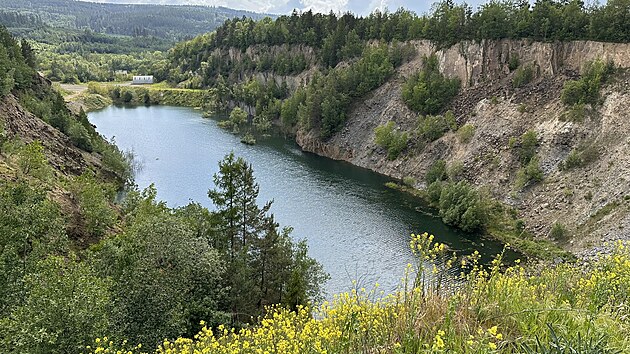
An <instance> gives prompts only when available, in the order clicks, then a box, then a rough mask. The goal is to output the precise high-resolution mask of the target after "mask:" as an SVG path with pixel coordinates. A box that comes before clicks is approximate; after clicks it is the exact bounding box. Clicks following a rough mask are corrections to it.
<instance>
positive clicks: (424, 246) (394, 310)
mask: <svg viewBox="0 0 630 354" xmlns="http://www.w3.org/2000/svg"><path fill="white" fill-rule="evenodd" d="M412 236H413V237H412V241H411V248H412V250H413V252H414V254H415V255H416V256H417V263H416V264H415V265H409V268H408V272H407V276H406V277H405V279H404V281H403V284H402V286H401V288H400V290H399V291H397V292H396V293H394V294H391V295H383V293H382V292H379V291H378V285H377V284H375V287H374V289H372V290H366V289H356V290H353V291H351V292H348V293H344V294H340V295H337V296H335V298H334V300H333V301H332V302H331V303H324V304H323V305H322V306H320V307H317V308H313V309H310V308H300V309H299V310H298V311H295V312H293V311H289V310H287V309H284V308H281V307H272V308H269V311H268V313H267V314H266V315H265V316H264V317H263V318H261V319H260V321H259V322H258V323H257V324H255V325H252V326H251V327H247V328H244V329H240V330H235V329H229V328H225V327H223V326H219V327H218V328H208V327H206V326H205V324H204V323H202V325H204V327H203V329H202V330H201V331H200V332H199V333H198V334H197V335H195V336H194V338H178V339H175V340H165V341H164V342H163V343H162V345H160V347H159V348H158V349H157V350H156V352H157V353H205V352H208V353H447V352H449V353H620V352H628V351H629V350H630V343H628V341H627V338H628V336H629V335H630V326H629V325H630V318H629V317H628V316H629V315H630V310H629V308H628V306H627V304H628V300H630V253H629V252H628V248H627V247H626V246H625V245H624V244H622V243H619V244H617V247H616V249H615V251H614V252H613V253H612V254H611V255H608V256H602V257H601V258H600V259H599V260H598V261H596V262H594V264H593V265H592V266H591V267H588V268H584V269H581V268H580V267H576V266H575V265H573V264H561V265H558V266H555V267H546V268H544V269H542V270H540V271H535V272H534V271H531V270H528V269H526V268H525V267H523V266H521V265H520V264H519V262H518V261H517V262H516V264H515V265H513V266H506V265H505V264H503V260H502V255H498V256H497V257H496V258H495V260H494V261H493V262H492V264H491V265H489V266H483V265H481V264H480V263H479V258H480V257H479V253H477V252H475V253H473V254H472V255H469V256H466V257H454V256H453V255H449V254H448V250H447V248H446V247H445V246H444V245H442V244H436V243H434V242H433V237H432V236H429V235H427V234H423V235H412ZM103 344H105V345H103ZM92 349H93V350H94V352H109V353H113V352H116V351H117V350H122V349H128V350H130V351H132V352H141V351H142V350H143V348H138V347H135V348H123V347H121V346H119V345H117V344H116V343H112V342H107V341H105V343H104V341H103V340H100V339H99V340H98V343H97V345H96V347H95V348H92Z"/></svg>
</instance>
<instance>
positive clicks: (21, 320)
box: [0, 257, 110, 354]
mask: <svg viewBox="0 0 630 354" xmlns="http://www.w3.org/2000/svg"><path fill="white" fill-rule="evenodd" d="M24 282H25V288H26V289H27V292H26V296H25V299H24V301H23V302H22V303H21V304H20V306H18V307H16V308H14V309H13V311H12V312H11V315H10V316H9V317H6V318H4V319H2V320H0V338H2V339H0V350H1V351H2V352H5V353H9V352H16V353H17V352H21V353H42V354H43V353H80V352H83V351H84V350H85V346H86V345H89V344H90V343H92V342H93V340H94V338H97V337H100V336H102V335H103V334H104V333H106V331H107V330H108V327H109V316H108V315H109V309H110V298H109V293H108V283H107V281H106V280H103V279H101V278H99V277H98V276H97V275H96V274H95V272H94V271H93V270H92V269H91V268H90V266H89V265H87V264H86V263H85V262H78V261H76V260H74V259H73V258H63V257H49V258H47V259H45V260H43V261H41V262H39V263H38V265H37V269H36V270H35V271H34V272H33V273H30V274H28V275H27V276H25V278H24Z"/></svg>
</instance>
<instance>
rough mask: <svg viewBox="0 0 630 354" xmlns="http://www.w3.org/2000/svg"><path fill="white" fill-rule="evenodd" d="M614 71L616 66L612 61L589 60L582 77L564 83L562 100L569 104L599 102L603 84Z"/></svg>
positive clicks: (593, 103)
mask: <svg viewBox="0 0 630 354" xmlns="http://www.w3.org/2000/svg"><path fill="white" fill-rule="evenodd" d="M614 72H615V66H614V63H613V62H612V61H609V62H607V63H604V62H603V61H601V60H595V61H592V62H588V63H587V64H586V65H585V66H584V68H583V70H582V77H581V78H580V79H579V80H569V81H567V82H565V83H564V87H563V88H562V94H561V96H560V98H561V100H562V102H563V103H564V104H566V105H568V106H572V105H576V104H592V105H595V104H597V103H598V101H599V91H600V88H601V85H602V84H604V83H606V82H607V81H608V79H609V78H610V77H611V76H612V74H613V73H614Z"/></svg>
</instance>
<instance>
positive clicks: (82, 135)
mask: <svg viewBox="0 0 630 354" xmlns="http://www.w3.org/2000/svg"><path fill="white" fill-rule="evenodd" d="M68 137H70V140H71V141H72V144H74V145H75V146H76V147H78V148H79V149H83V150H85V151H87V152H92V149H93V147H92V138H91V137H90V134H89V133H88V131H87V129H85V127H84V126H83V125H82V124H81V123H79V122H77V121H74V120H71V121H70V122H69V124H68Z"/></svg>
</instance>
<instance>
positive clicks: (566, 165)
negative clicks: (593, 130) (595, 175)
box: [560, 142, 600, 170]
mask: <svg viewBox="0 0 630 354" xmlns="http://www.w3.org/2000/svg"><path fill="white" fill-rule="evenodd" d="M599 155H600V152H599V147H598V146H597V145H596V144H594V143H592V142H591V143H589V142H585V143H582V144H580V145H578V147H577V148H575V149H573V150H571V152H570V153H569V155H568V156H567V158H566V159H565V160H564V162H563V163H562V164H561V165H560V168H561V169H562V170H570V169H573V168H580V167H584V166H586V165H588V164H590V163H592V162H594V161H596V160H597V159H598V158H599Z"/></svg>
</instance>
